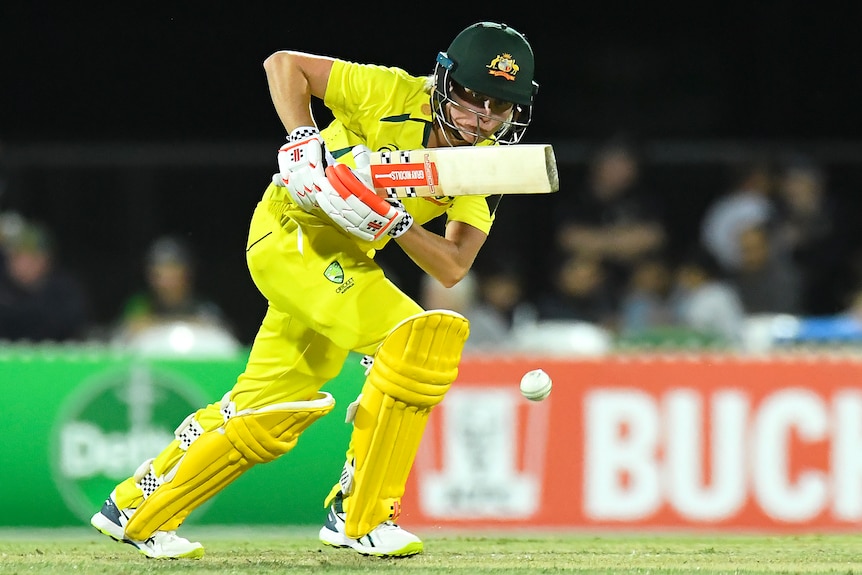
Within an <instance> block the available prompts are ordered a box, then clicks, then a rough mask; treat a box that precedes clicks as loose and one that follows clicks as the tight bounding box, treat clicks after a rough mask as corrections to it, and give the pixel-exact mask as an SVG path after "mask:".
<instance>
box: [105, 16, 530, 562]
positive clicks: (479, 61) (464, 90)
mask: <svg viewBox="0 0 862 575" xmlns="http://www.w3.org/2000/svg"><path fill="white" fill-rule="evenodd" d="M264 70H265V71H266V76H267V80H268V83H269V90H270V95H271V97H272V102H273V104H274V105H275V110H276V112H277V113H278V117H279V118H280V120H281V122H282V124H283V125H284V128H285V130H286V131H287V133H288V134H289V136H288V143H287V144H286V145H285V146H283V147H282V148H281V149H280V150H279V152H278V164H279V174H277V175H276V176H275V177H274V178H273V179H274V182H273V183H272V184H270V185H269V186H268V187H267V189H266V191H265V192H264V194H263V197H262V199H261V201H260V202H259V203H258V205H257V207H256V209H255V211H254V214H253V216H252V219H251V224H250V229H249V235H248V245H247V248H246V253H247V262H248V268H249V271H250V273H251V277H252V279H253V280H254V282H255V285H256V286H257V287H258V289H259V290H260V292H261V293H262V294H263V295H264V296H265V297H266V299H267V301H268V308H267V311H266V315H265V316H264V318H263V321H262V323H261V326H260V330H259V331H258V333H257V335H256V337H255V340H254V343H253V345H252V348H251V352H250V356H249V359H248V363H247V365H246V368H245V370H244V372H243V373H242V374H241V375H239V377H238V378H237V380H236V383H235V385H234V387H233V389H231V390H230V391H229V392H227V393H226V394H225V395H224V397H223V398H222V399H221V401H220V402H217V403H213V404H211V405H208V406H206V407H204V408H202V409H199V410H198V411H196V412H195V413H192V414H191V415H189V416H188V417H187V418H186V419H185V421H183V422H182V423H181V424H180V425H179V427H178V428H177V430H176V432H175V434H176V437H175V439H174V441H172V442H171V443H170V444H169V445H168V446H167V447H166V448H165V449H164V450H163V451H162V452H161V453H160V454H158V455H157V456H156V457H155V458H153V459H150V460H147V461H145V462H143V463H142V464H141V465H140V467H139V468H138V469H137V471H136V472H135V473H134V475H133V476H132V477H129V478H128V479H126V480H125V481H123V482H122V483H120V484H119V485H117V486H116V488H115V489H114V490H113V491H112V492H111V494H110V496H109V497H108V498H107V500H106V501H105V503H104V505H103V506H102V508H101V510H100V511H99V512H98V513H96V514H95V515H93V517H92V519H91V523H92V525H93V526H94V527H95V528H96V529H98V530H99V531H100V532H102V533H104V534H105V535H108V536H110V537H112V538H113V539H116V540H117V541H122V542H125V543H128V544H131V545H133V546H134V547H136V548H137V549H138V550H140V552H141V553H143V554H144V555H146V556H147V557H153V558H178V557H187V558H198V557H201V556H202V555H203V553H204V549H203V547H202V546H201V544H200V543H197V542H191V541H188V540H187V539H184V538H182V537H179V536H178V535H177V534H176V530H177V528H179V527H180V525H181V524H182V523H183V521H184V520H185V518H186V517H187V516H188V515H189V513H191V512H192V511H193V510H194V509H195V508H196V507H198V506H199V505H201V504H202V503H204V502H205V501H207V500H208V499H209V498H211V497H212V496H213V495H215V494H216V493H218V492H219V491H220V490H221V489H223V488H224V487H225V486H227V485H228V484H229V483H231V482H232V481H233V480H234V479H236V478H237V477H239V476H240V475H241V474H242V473H243V472H245V471H246V470H247V469H249V468H250V467H251V466H253V465H254V464H256V463H265V462H268V461H273V460H274V459H276V458H277V457H279V456H281V455H283V454H285V453H287V452H288V451H290V450H291V449H292V448H293V446H294V445H296V442H297V439H298V438H299V436H300V434H301V433H302V432H303V431H304V430H305V429H306V428H308V427H309V426H310V425H311V424H312V423H314V422H315V421H316V420H317V419H318V418H320V417H323V416H324V415H326V414H327V413H329V412H330V411H331V410H332V408H333V407H334V400H333V398H332V396H331V395H330V394H329V393H327V392H325V391H321V388H323V386H324V385H325V384H326V382H327V381H329V380H330V379H332V378H334V377H335V376H336V375H338V373H339V372H340V371H341V368H342V365H343V363H344V361H345V359H346V358H347V356H348V354H349V353H350V352H351V351H355V352H359V353H362V354H365V359H364V360H363V363H364V364H365V365H366V367H367V371H366V374H367V379H366V381H365V383H364V385H363V387H362V390H361V394H360V395H359V397H358V398H357V400H356V401H355V402H354V403H352V404H351V405H350V406H349V408H348V410H347V412H348V416H349V417H350V418H351V419H352V423H353V432H352V436H351V441H350V445H349V447H348V449H347V457H346V462H345V465H344V469H343V471H342V474H341V478H340V479H339V481H338V482H337V483H336V484H335V485H334V487H333V488H332V491H331V493H330V495H329V497H328V498H327V500H326V501H325V502H324V505H325V506H327V507H329V514H328V517H327V519H326V523H325V525H324V526H323V527H322V528H321V530H320V540H321V541H322V542H323V543H324V544H326V545H331V546H334V547H343V548H347V549H352V550H355V551H357V552H359V553H361V554H364V555H376V556H386V557H389V556H406V555H413V554H416V553H419V552H421V551H422V541H421V540H420V539H419V538H418V537H416V536H415V535H414V534H412V533H410V532H408V531H406V530H404V529H402V528H401V527H399V526H398V525H397V524H396V523H395V521H396V519H397V517H398V515H399V513H400V510H401V497H402V495H403V494H404V488H405V484H406V482H407V477H408V474H409V473H410V469H411V467H412V465H413V461H414V458H415V456H416V452H417V450H418V448H419V442H420V440H421V438H422V433H423V431H424V428H425V423H426V420H427V418H428V414H429V412H430V411H431V409H432V408H433V407H434V406H435V405H437V404H438V403H440V401H442V399H443V397H444V396H445V395H446V392H447V391H448V389H449V387H450V385H451V384H452V382H453V381H454V380H455V378H456V376H457V373H458V364H459V362H460V359H461V351H462V348H463V346H464V342H465V341H466V339H467V336H468V333H469V328H468V322H467V320H466V319H465V318H464V317H462V316H461V315H459V314H457V313H455V312H452V311H447V310H428V311H426V310H423V309H422V308H421V307H420V306H419V304H417V303H416V302H415V301H413V300H412V299H411V298H409V297H408V296H407V295H405V294H404V293H403V292H402V291H401V290H399V289H398V288H397V287H396V286H395V285H393V284H392V283H391V282H390V281H389V280H388V279H387V278H386V276H385V275H384V273H383V271H382V270H381V268H380V267H379V266H378V265H377V264H376V263H375V261H374V259H373V258H374V253H375V251H376V250H379V249H381V248H382V247H384V246H385V245H386V244H387V243H388V242H389V241H390V240H394V241H395V242H396V243H398V244H399V246H400V247H401V249H403V250H404V251H405V252H406V253H407V254H408V255H409V257H410V258H411V259H412V260H413V261H414V262H415V263H416V265H418V266H419V267H420V268H421V269H422V270H424V271H425V272H426V273H427V274H429V275H430V276H432V277H434V278H435V279H436V280H437V281H439V282H440V283H441V284H443V285H445V286H453V285H455V284H456V283H458V281H460V280H461V279H462V278H463V277H464V276H465V274H466V273H467V272H468V270H469V269H470V267H471V266H472V264H473V261H474V259H475V258H476V255H477V254H478V252H479V249H480V248H481V247H482V245H483V244H484V242H485V240H486V238H487V236H488V233H489V231H490V229H491V225H492V223H493V221H494V210H495V208H496V205H497V201H498V199H499V198H495V197H489V196H460V197H456V198H451V197H440V198H406V199H404V200H403V203H402V202H401V201H395V200H390V201H385V200H383V199H380V198H378V197H377V196H376V195H375V194H374V193H373V192H372V191H370V190H369V189H368V188H367V187H366V186H365V184H364V183H363V181H364V180H363V179H362V178H361V177H359V176H357V175H355V174H359V173H361V172H360V171H358V170H357V171H356V172H354V171H353V170H351V169H350V167H357V165H359V166H360V167H361V165H363V164H365V163H367V151H368V149H369V148H370V149H371V150H408V149H417V148H433V147H445V146H476V145H479V146H485V145H498V144H510V143H515V142H518V141H519V140H520V139H521V137H522V136H523V134H524V131H525V130H526V128H527V126H528V125H529V123H530V119H531V112H532V105H533V98H534V96H535V93H536V89H537V84H536V83H535V82H534V81H533V70H534V62H533V52H532V49H531V47H530V45H529V44H528V42H527V40H526V39H525V38H524V36H523V35H521V34H520V33H519V32H517V31H516V30H514V29H513V28H510V27H508V26H506V25H504V24H497V23H490V22H481V23H477V24H474V25H472V26H469V27H468V28H466V29H464V30H463V31H462V32H460V33H459V34H458V35H457V36H456V37H455V39H454V40H453V41H452V43H451V45H450V46H449V49H448V50H447V51H446V52H441V53H440V54H439V55H438V56H437V62H436V66H435V69H434V73H433V74H432V75H431V76H429V77H415V76H411V75H409V74H408V73H407V72H405V71H404V70H401V69H399V68H391V67H383V66H378V65H367V64H359V63H353V62H349V61H345V60H340V59H335V58H328V57H323V56H317V55H312V54H307V53H301V52H295V51H280V52H276V53H274V54H272V55H271V56H270V57H269V58H267V59H266V61H265V62H264ZM312 97H314V98H318V99H321V100H322V101H323V103H324V104H325V105H326V106H327V107H328V109H329V110H331V112H332V114H333V116H334V120H333V121H332V123H330V124H329V126H328V127H326V128H325V129H324V130H322V131H318V128H317V127H316V124H315V121H314V118H313V117H312V113H311V105H310V104H311V99H312ZM348 166H350V167H348ZM444 214H445V216H446V228H445V236H440V235H438V234H435V233H432V232H430V231H428V230H426V229H425V228H423V227H422V225H423V224H425V223H426V222H428V221H430V220H432V219H434V218H436V217H438V216H441V215H444Z"/></svg>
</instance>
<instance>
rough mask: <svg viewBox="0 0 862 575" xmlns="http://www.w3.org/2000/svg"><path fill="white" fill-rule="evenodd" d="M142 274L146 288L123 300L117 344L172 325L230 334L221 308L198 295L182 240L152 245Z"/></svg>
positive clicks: (188, 252)
mask: <svg viewBox="0 0 862 575" xmlns="http://www.w3.org/2000/svg"><path fill="white" fill-rule="evenodd" d="M144 271H145V279H146V288H145V289H144V290H143V291H141V292H139V293H136V294H133V295H132V296H131V297H129V299H128V300H126V302H125V305H124V307H123V311H122V314H121V316H120V319H119V322H118V325H117V327H116V329H117V333H116V337H117V338H118V339H119V340H129V339H132V338H134V337H135V336H137V335H139V334H141V333H143V332H144V331H145V330H147V329H149V328H153V327H156V326H159V325H163V324H166V323H175V322H182V323H186V324H192V325H201V326H206V327H217V328H221V329H224V330H225V331H227V332H229V331H230V328H229V326H228V324H227V322H226V321H225V316H224V313H223V312H222V309H221V308H220V306H219V305H218V304H216V303H215V302H214V301H212V300H210V299H208V298H206V297H204V296H202V295H200V294H199V293H198V291H197V286H196V284H195V263H194V261H193V258H192V252H191V249H190V248H189V246H188V245H187V244H186V243H185V242H184V241H183V240H181V239H179V238H176V237H171V236H165V237H161V238H159V239H157V240H156V241H155V242H153V243H152V244H151V246H150V249H149V251H148V253H147V256H146V262H145V270H144Z"/></svg>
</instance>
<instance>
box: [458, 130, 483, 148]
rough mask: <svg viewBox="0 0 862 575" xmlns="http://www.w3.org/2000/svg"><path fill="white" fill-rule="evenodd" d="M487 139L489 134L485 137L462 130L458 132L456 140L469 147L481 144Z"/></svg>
mask: <svg viewBox="0 0 862 575" xmlns="http://www.w3.org/2000/svg"><path fill="white" fill-rule="evenodd" d="M489 137H490V134H488V135H487V136H486V135H483V134H477V133H475V132H465V131H463V130H460V131H459V132H458V139H459V140H461V141H462V142H464V143H465V144H466V145H470V146H475V145H476V144H481V143H482V142H484V141H485V140H487V139H488V138H489Z"/></svg>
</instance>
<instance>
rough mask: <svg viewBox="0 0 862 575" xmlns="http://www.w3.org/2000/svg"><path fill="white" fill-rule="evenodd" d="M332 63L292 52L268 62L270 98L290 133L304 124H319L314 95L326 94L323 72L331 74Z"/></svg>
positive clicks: (283, 53) (266, 64) (269, 58)
mask: <svg viewBox="0 0 862 575" xmlns="http://www.w3.org/2000/svg"><path fill="white" fill-rule="evenodd" d="M309 63H311V64H309ZM330 66H331V63H328V62H327V61H325V60H324V61H320V60H317V59H315V58H313V57H310V56H305V55H301V54H298V53H296V52H289V51H281V52H276V53H274V54H272V55H271V56H269V57H268V58H267V59H266V60H265V61H264V63H263V68H264V71H265V72H266V78H267V83H268V85H269V93H270V97H271V98H272V103H273V105H274V106H275V111H276V113H277V114H278V117H279V119H280V120H281V123H282V124H283V125H284V128H285V130H286V131H287V132H288V133H290V132H291V131H293V130H294V129H295V128H298V127H300V126H313V125H315V123H314V118H313V116H312V113H311V97H312V96H319V97H322V95H323V93H322V91H321V90H325V86H326V79H325V77H323V79H321V78H322V76H321V75H323V74H325V75H327V76H326V77H328V71H329V67H330ZM321 83H322V88H321Z"/></svg>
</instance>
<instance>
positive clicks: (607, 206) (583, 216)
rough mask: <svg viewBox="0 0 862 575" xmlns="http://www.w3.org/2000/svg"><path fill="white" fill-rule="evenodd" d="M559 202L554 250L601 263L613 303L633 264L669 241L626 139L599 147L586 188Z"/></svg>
mask: <svg viewBox="0 0 862 575" xmlns="http://www.w3.org/2000/svg"><path fill="white" fill-rule="evenodd" d="M560 202H561V203H560V205H559V206H557V208H556V211H557V221H556V222H555V225H556V230H557V236H556V241H557V247H558V248H559V250H560V251H561V252H562V254H563V257H566V256H571V255H584V256H589V257H592V258H598V259H600V260H601V261H602V262H603V264H604V265H605V269H606V273H607V277H606V279H605V283H606V286H605V287H606V289H607V290H609V295H610V296H611V297H612V298H613V299H614V302H615V303H616V302H617V301H618V298H619V297H620V294H621V292H622V290H623V289H624V286H625V284H626V282H627V281H628V276H629V275H630V273H631V269H632V266H633V265H634V264H635V262H637V261H638V260H639V258H641V257H642V256H643V255H645V254H649V253H652V252H656V251H659V250H661V249H663V248H664V247H665V246H666V244H667V242H668V238H667V232H666V229H665V223H664V221H663V218H664V211H663V210H662V209H661V208H660V203H659V201H658V198H657V197H655V196H654V195H651V194H649V195H648V194H647V192H646V190H644V189H643V187H642V184H641V162H640V158H639V156H638V154H637V153H636V151H635V148H634V146H633V145H632V144H631V143H630V142H628V141H626V140H624V139H614V140H611V141H609V142H607V143H606V144H605V145H603V146H602V147H601V148H600V149H599V150H598V151H597V152H596V153H595V155H594V156H593V158H592V159H591V161H590V164H589V166H588V173H587V181H586V184H585V186H584V188H583V189H582V190H580V191H579V192H578V193H576V194H565V195H562V196H560Z"/></svg>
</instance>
